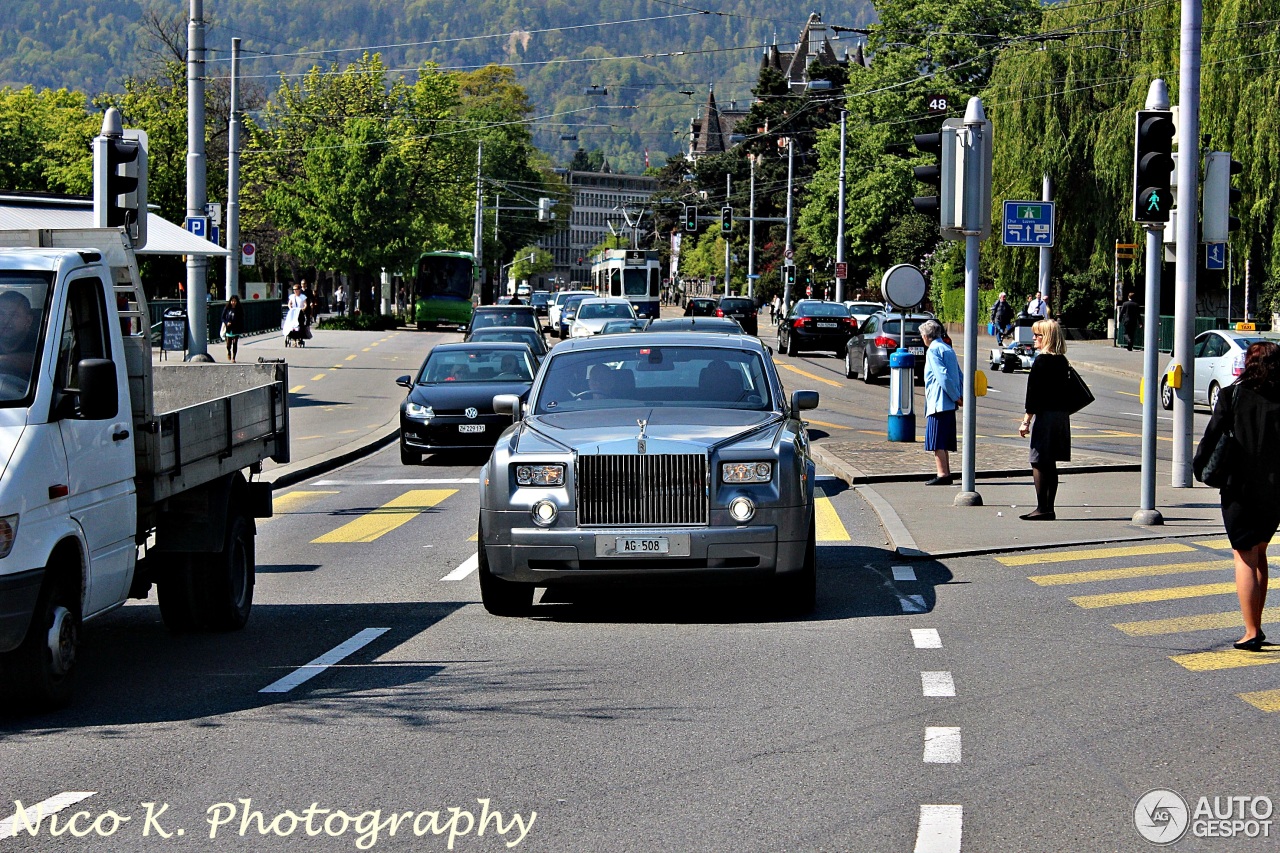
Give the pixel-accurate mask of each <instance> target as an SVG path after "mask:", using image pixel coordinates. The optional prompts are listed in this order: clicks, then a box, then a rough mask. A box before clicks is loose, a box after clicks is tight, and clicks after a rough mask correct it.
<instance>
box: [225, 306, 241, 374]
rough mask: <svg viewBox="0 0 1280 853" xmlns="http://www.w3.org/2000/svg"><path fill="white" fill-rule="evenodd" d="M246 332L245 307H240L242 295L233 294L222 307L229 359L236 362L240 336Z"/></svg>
mask: <svg viewBox="0 0 1280 853" xmlns="http://www.w3.org/2000/svg"><path fill="white" fill-rule="evenodd" d="M243 334H244V308H242V307H240V297H239V296H236V295H235V294H232V296H231V298H230V299H228V300H227V305H226V307H225V308H223V309H222V337H223V339H225V340H226V342H227V361H229V362H231V363H232V364H235V363H236V354H237V353H239V352H240V336H241V335H243Z"/></svg>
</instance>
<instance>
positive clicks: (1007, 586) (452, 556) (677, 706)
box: [0, 338, 1280, 853]
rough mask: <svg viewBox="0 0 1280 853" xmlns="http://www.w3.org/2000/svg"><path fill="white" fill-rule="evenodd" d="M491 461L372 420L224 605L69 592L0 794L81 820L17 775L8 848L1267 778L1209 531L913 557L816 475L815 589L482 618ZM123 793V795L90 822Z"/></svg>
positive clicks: (1269, 688) (1060, 802) (270, 839)
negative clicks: (252, 587) (41, 710)
mask: <svg viewBox="0 0 1280 853" xmlns="http://www.w3.org/2000/svg"><path fill="white" fill-rule="evenodd" d="M396 343H397V345H400V344H401V342H400V340H399V339H398V338H397V340H396ZM415 343H416V339H415ZM372 352H377V350H372ZM366 357H370V358H371V357H372V356H368V355H366ZM388 357H389V358H390V356H388ZM395 358H397V359H405V358H409V359H410V360H411V359H412V356H410V355H409V354H408V353H406V354H404V355H397V356H395ZM780 360H781V359H780ZM341 361H342V359H338V360H335V362H334V363H335V364H337V363H340V362H341ZM356 362H357V363H361V362H360V360H359V359H357V360H356ZM836 364H837V363H836V362H835V360H834V359H822V358H816V359H803V360H798V361H797V362H796V363H795V365H794V366H796V367H798V368H799V369H802V370H805V371H807V372H809V373H812V374H814V375H816V376H824V375H826V374H825V373H822V371H824V370H827V369H828V367H830V368H834V367H835V365H836ZM383 367H384V368H386V369H384V370H382V371H380V372H379V371H373V372H370V373H368V374H367V377H368V378H367V379H366V380H364V381H382V380H383V379H384V378H386V377H384V376H382V373H386V372H387V370H388V369H390V370H393V369H395V364H388V365H383ZM317 375H318V374H317ZM364 375H366V374H347V376H348V379H344V380H343V381H355V378H356V377H358V376H364ZM337 378H340V377H339V376H332V375H331V376H330V377H329V378H328V379H324V380H308V381H309V382H314V383H316V384H318V385H319V387H320V388H324V387H325V386H324V383H325V382H329V381H332V380H333V379H337ZM992 378H993V388H996V389H999V388H1002V387H1003V388H1005V389H1006V390H1005V392H1004V393H1005V394H1007V395H1008V396H1007V397H1005V396H1001V395H1000V394H993V395H992V397H991V398H989V399H990V402H991V407H992V411H993V412H994V411H996V407H997V406H998V405H1005V404H1006V401H1008V400H1010V399H1013V398H1016V399H1017V400H1019V401H1020V399H1021V398H1020V395H1018V394H1017V389H1018V387H1019V385H1020V383H1025V375H1013V376H1004V375H999V374H997V375H996V376H994V377H992ZM1006 382H1007V383H1008V384H1007V385H1005V384H1004V383H1006ZM997 383H999V384H997ZM788 384H789V385H790V386H791V387H797V385H798V379H795V378H793V379H791V380H789V381H788ZM1091 384H1093V387H1094V389H1095V394H1097V395H1098V397H1099V399H1100V400H1113V401H1115V402H1116V403H1123V402H1124V400H1123V399H1122V396H1123V395H1121V394H1120V388H1119V386H1123V385H1124V384H1125V383H1124V382H1123V381H1117V383H1116V386H1117V387H1116V388H1115V390H1110V389H1109V386H1108V385H1107V384H1106V379H1105V378H1102V377H1091ZM828 388H830V390H828ZM821 390H822V391H823V395H824V406H823V409H822V415H823V420H826V419H827V418H830V421H829V423H832V424H841V425H843V426H845V428H848V429H856V428H866V429H873V428H876V427H879V428H883V414H881V408H882V406H883V399H884V396H885V394H886V392H885V390H884V388H883V387H880V388H878V389H874V388H873V389H866V388H863V387H862V385H861V383H849V384H845V385H844V386H843V387H842V388H840V389H837V388H835V387H834V386H825V385H824V386H823V387H822V389H821ZM1104 394H1105V395H1110V396H1107V397H1104ZM325 399H327V400H330V402H332V403H335V404H341V403H342V402H343V401H341V400H339V399H337V398H336V397H334V398H332V399H330V398H325ZM877 400H879V402H876V401H877ZM1015 406H1016V404H1015ZM1091 408H1093V407H1091ZM1099 408H1101V407H1099ZM1135 408H1136V407H1135ZM1008 411H1010V412H1016V411H1017V409H1016V408H1015V407H1010V408H1009V410H1008ZM384 414H385V416H386V419H389V418H390V417H391V416H392V415H393V414H394V413H393V412H386V413H382V412H376V413H371V416H381V415H384ZM1103 417H1110V416H1103ZM1116 417H1118V415H1117V416H1116ZM992 418H993V421H999V420H1000V419H999V418H997V417H996V416H995V415H994V414H993V415H992ZM1009 422H1010V423H1013V422H1016V415H1011V416H1010V417H1009ZM1102 422H1106V421H1102ZM985 428H987V427H984V429H985ZM832 430H833V433H834V428H832ZM1112 438H1116V439H1118V438H1119V437H1116V436H1113V437H1112ZM317 440H318V439H317ZM1111 444H1113V445H1116V446H1120V444H1119V442H1118V441H1115V442H1111ZM482 461H483V460H482V459H479V458H466V457H457V456H451V457H449V458H446V459H442V460H436V459H431V460H429V461H428V463H427V464H424V465H421V466H414V467H405V466H402V465H400V463H399V459H398V454H397V451H396V448H395V447H394V446H392V447H390V448H387V449H386V450H384V451H381V452H379V453H377V454H375V455H373V456H371V457H369V458H367V459H365V460H362V461H360V462H358V463H355V464H352V465H350V466H348V467H346V468H343V469H340V470H337V471H334V472H331V473H328V474H325V475H323V476H321V477H317V478H313V479H311V480H309V481H306V482H304V483H301V484H299V485H297V486H295V487H293V488H291V489H288V490H284V491H282V492H280V493H277V495H276V504H275V505H276V513H277V515H276V517H275V518H273V519H270V520H268V521H265V522H262V523H261V526H260V531H259V537H258V540H257V560H258V565H259V576H258V585H257V589H256V606H255V608H254V613H253V616H252V618H251V620H250V623H249V625H248V627H247V628H246V629H245V630H244V631H242V632H239V633H234V634H225V635H194V636H181V637H173V636H171V635H169V634H168V633H167V632H166V631H165V629H164V628H163V625H162V624H161V622H160V617H159V612H158V609H157V608H156V606H155V601H154V597H153V598H152V599H151V600H148V601H143V602H133V603H131V604H129V605H128V606H126V607H125V608H123V609H122V610H120V611H117V612H116V613H113V614H111V615H109V616H107V617H105V618H104V619H102V620H100V621H98V622H95V623H92V624H90V625H89V626H87V627H86V630H85V644H84V647H83V658H82V664H83V666H82V669H81V676H82V682H81V684H80V692H79V696H78V699H77V701H76V703H75V704H74V705H73V706H72V707H70V708H68V709H66V710H64V711H61V712H57V713H53V714H48V715H44V716H39V717H32V718H16V719H15V718H8V719H0V768H3V773H0V800H3V801H5V802H7V803H10V804H11V803H12V802H13V801H15V800H20V801H21V802H22V803H23V804H24V806H26V807H31V806H34V805H35V804H37V803H45V804H47V805H46V806H45V807H44V808H46V809H48V810H56V809H59V808H61V810H59V811H57V816H58V818H59V819H60V820H61V821H62V823H59V824H58V827H59V828H64V829H65V827H66V821H68V820H69V819H70V818H71V816H73V815H75V814H76V813H77V812H84V813H86V814H87V817H81V818H79V819H78V822H77V823H75V824H73V825H72V827H73V828H74V829H76V830H77V831H79V832H86V830H87V833H86V834H84V835H83V837H71V834H70V833H67V834H64V835H63V836H61V837H58V838H52V837H50V827H51V824H50V823H49V821H50V819H49V818H45V821H44V822H43V823H42V824H41V828H40V830H39V834H38V835H37V836H35V837H33V836H31V835H29V834H27V833H26V832H25V831H23V830H22V824H21V823H18V829H19V831H20V832H23V834H22V835H21V836H20V837H18V838H7V837H5V836H6V835H7V830H8V829H10V828H11V827H12V826H13V823H14V822H13V821H10V822H9V824H7V825H6V824H5V823H4V821H5V819H6V817H8V816H9V815H10V814H12V812H10V811H8V808H7V807H6V809H0V852H2V851H6V850H24V851H26V850H30V851H47V850H75V851H80V850H84V851H117V850H119V851H136V850H142V851H149V850H161V849H166V850H168V849H190V850H201V851H209V850H219V849H228V850H254V851H256V850H351V849H379V850H383V849H385V850H445V849H450V848H449V846H448V845H449V841H450V840H451V834H452V835H453V837H452V841H453V847H452V849H455V850H464V851H465V850H505V849H516V850H533V851H578V850H592V851H654V850H672V851H730V850H732V851H776V850H797V851H868V853H887V851H911V850H920V851H923V850H929V851H932V850H958V849H960V847H959V844H960V838H961V837H962V838H963V849H964V850H967V851H969V850H977V851H1028V850H1036V851H1082V850H1142V849H1147V848H1148V846H1149V845H1148V843H1147V842H1146V841H1143V840H1142V838H1141V837H1140V836H1139V835H1138V831H1137V829H1135V825H1134V809H1135V804H1136V803H1137V801H1138V799H1139V798H1140V797H1142V796H1143V795H1144V794H1145V793H1146V792H1148V791H1150V790H1152V789H1159V788H1167V789H1170V790H1171V791H1173V792H1176V793H1178V794H1180V795H1181V796H1182V797H1183V798H1185V799H1186V802H1187V803H1188V804H1189V807H1190V808H1191V809H1194V808H1195V807H1196V804H1197V801H1198V798H1199V797H1202V796H1204V797H1209V798H1210V801H1211V802H1212V798H1214V797H1219V798H1225V797H1232V796H1235V797H1262V796H1267V797H1271V798H1276V797H1277V796H1280V786H1277V785H1276V783H1275V782H1274V771H1273V768H1274V767H1276V766H1277V758H1280V756H1278V755H1277V752H1278V751H1280V749H1278V748H1277V746H1276V744H1275V742H1274V740H1273V739H1272V738H1270V737H1268V736H1267V735H1268V734H1269V733H1270V731H1271V729H1272V727H1273V724H1274V721H1273V720H1272V719H1271V717H1270V712H1273V711H1275V710H1280V694H1277V691H1276V690H1275V677H1276V676H1275V674H1274V673H1275V672H1276V671H1280V670H1272V668H1271V666H1270V664H1275V663H1280V652H1267V653H1263V654H1261V655H1254V656H1248V655H1247V653H1240V654H1245V657H1243V658H1241V657H1240V654H1233V653H1229V652H1228V653H1222V650H1223V648H1224V647H1225V648H1228V649H1229V643H1230V642H1231V641H1232V640H1233V639H1236V638H1237V637H1238V632H1239V630H1240V629H1239V623H1238V618H1239V617H1238V613H1236V612H1235V604H1234V596H1233V594H1232V592H1231V584H1230V580H1231V575H1230V570H1229V569H1228V568H1226V567H1225V566H1226V564H1225V560H1226V558H1227V557H1229V554H1228V553H1227V552H1225V551H1223V547H1224V546H1223V543H1222V542H1221V541H1218V540H1206V539H1196V540H1189V541H1186V542H1177V541H1168V542H1162V543H1155V544H1154V545H1147V546H1131V547H1126V548H1116V549H1099V548H1089V549H1083V550H1080V549H1077V550H1074V551H1062V552H1053V551H1050V552H1036V553H1035V554H1027V555H1021V554H1002V555H998V556H995V557H990V556H988V557H975V558H966V559H957V560H950V561H946V562H928V563H914V564H910V565H906V564H904V563H903V562H902V561H901V560H899V559H896V558H894V557H893V556H892V554H891V552H890V551H889V550H888V549H887V548H886V544H887V543H886V539H885V537H884V535H883V532H882V531H881V529H880V527H879V524H878V522H877V520H876V517H875V515H874V514H873V513H872V512H871V511H870V510H869V509H868V508H867V506H866V505H865V504H864V503H863V502H862V499H861V498H860V497H859V496H858V495H857V493H856V492H853V491H847V490H843V489H842V487H841V485H840V484H839V483H838V482H837V481H834V480H831V479H827V478H824V479H823V480H821V481H820V483H819V486H820V487H821V489H822V492H823V504H822V505H821V513H820V517H821V519H822V523H821V525H820V529H819V540H820V541H819V547H818V560H819V593H818V607H817V611H816V612H815V613H814V614H813V615H812V616H811V617H810V618H807V619H803V620H780V619H778V618H776V617H775V616H774V615H773V614H772V613H771V611H770V609H769V607H768V601H767V597H765V596H762V595H761V593H760V591H759V590H756V589H750V588H744V589H737V590H725V589H693V590H689V589H656V590H645V591H638V592H637V591H626V592H622V593H617V592H615V593H602V594H596V595H582V596H579V597H576V598H566V597H559V596H552V597H551V599H550V600H547V599H544V600H543V601H542V602H541V603H540V604H539V605H538V606H537V607H536V608H535V615H534V616H533V617H531V618H527V619H500V618H496V617H492V616H489V615H488V614H487V613H486V612H485V611H484V609H483V608H482V607H481V606H480V604H479V589H478V585H477V581H476V576H475V571H474V554H475V543H474V541H473V540H472V537H473V536H474V533H475V525H476V517H477V499H476V484H475V478H476V477H477V475H478V471H479V466H480V464H481V463H482ZM1233 616H1234V619H1235V620H1237V621H1233ZM1268 619H1269V620H1270V621H1272V623H1273V624H1274V622H1276V621H1280V610H1277V611H1275V612H1274V613H1270V614H1269V616H1268ZM1277 633H1280V628H1277ZM264 691H268V692H264ZM244 800H248V801H249V802H248V803H247V804H246V803H245V802H244ZM486 802H487V804H488V805H487V807H488V809H489V810H490V813H489V815H488V820H487V821H485V823H484V826H485V827H486V832H485V833H484V835H483V836H481V835H480V834H479V833H478V829H479V826H480V823H481V821H482V820H483V819H484V817H485V811H484V810H485V808H486V805H485V803H486ZM1249 802H1250V803H1251V804H1252V805H1253V806H1254V807H1255V808H1256V809H1257V810H1260V809H1261V805H1260V803H1261V801H1253V800H1250V801H1249ZM146 803H152V804H153V805H152V806H150V807H148V806H146V805H144V804H146ZM166 804H167V806H168V808H167V810H164V808H163V807H164V806H165V805H166ZM313 804H314V806H313ZM148 808H150V811H151V814H152V816H154V817H155V818H156V819H155V821H154V822H152V823H151V824H148V823H147V822H146V817H147V814H148ZM308 809H310V811H309V812H308ZM323 810H329V811H323ZM336 810H342V811H343V812H345V814H344V815H336V814H335V813H334V812H336ZM494 810H496V811H499V812H501V819H500V820H496V819H495V818H494V815H493V814H492V812H493V811H494ZM374 811H378V812H379V814H378V815H377V816H376V817H375V816H372V815H371V814H370V813H371V812H374ZM111 812H114V813H115V814H117V815H121V816H129V817H130V818H131V820H130V821H128V822H125V823H122V824H120V825H119V826H118V828H116V830H115V832H114V833H113V834H109V835H108V834H106V833H107V832H108V831H110V830H111V829H112V826H113V818H112V816H111V814H110V813H111ZM255 812H261V815H262V817H261V823H259V822H258V821H259V819H258V818H257V817H256V816H255ZM406 812H408V813H410V816H409V817H408V818H406V819H404V820H402V821H401V822H400V823H399V825H398V828H397V832H396V834H395V835H394V836H392V835H391V834H390V825H389V821H390V820H391V818H392V815H393V813H395V814H398V815H403V814H404V813H406ZM534 812H536V813H537V815H536V818H535V817H534V816H533V813H534ZM432 813H434V814H432ZM246 815H247V817H246ZM516 815H519V817H520V821H519V822H518V821H516V820H515V819H514V818H515V816H516ZM35 817H36V813H35V812H34V811H33V812H32V814H31V818H30V820H32V821H34V820H35ZM295 817H296V818H297V822H296V823H295ZM348 817H349V818H350V820H348ZM1246 817H1248V816H1247V815H1246ZM308 819H310V821H311V822H310V823H308V822H307V821H308ZM95 821H96V823H95ZM211 821H213V822H218V826H217V827H216V829H217V834H216V837H214V838H210V832H211V829H212V828H211V825H210V822H211ZM530 821H532V824H531V825H530ZM259 826H262V827H263V828H264V829H265V831H266V832H267V833H273V832H274V833H275V834H268V835H265V836H264V835H262V834H260V831H259ZM95 827H96V828H95ZM377 827H380V828H377ZM375 828H377V834H376V835H375V834H374V831H375ZM1253 828H1255V829H1257V828H1258V827H1256V826H1255V827H1253ZM179 829H181V830H182V831H183V834H182V835H178V834H177V833H178V830H179ZM415 829H416V830H418V831H419V833H420V834H419V835H415ZM1246 829H1247V828H1243V829H1242V830H1241V831H1242V832H1243V831H1246ZM159 830H163V831H164V832H165V833H170V835H169V837H167V838H166V837H162V836H161V835H160V834H159ZM308 830H314V834H308ZM1270 830H1271V827H1270V826H1269V825H1268V831H1270ZM526 831H527V834H525V835H523V836H521V833H522V832H526ZM518 838H521V839H522V840H519V841H517V839H518ZM509 845H510V846H509ZM1272 845H1274V841H1270V840H1266V841H1264V840H1260V839H1250V838H1245V837H1240V838H1232V839H1221V838H1219V839H1199V838H1194V837H1187V838H1185V839H1183V840H1182V841H1181V842H1180V843H1179V844H1178V846H1177V848H1176V849H1178V850H1206V851H1207V850H1215V851H1223V850H1225V851H1236V850H1240V851H1246V850H1266V849H1272Z"/></svg>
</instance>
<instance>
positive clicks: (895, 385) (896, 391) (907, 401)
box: [888, 347, 916, 442]
mask: <svg viewBox="0 0 1280 853" xmlns="http://www.w3.org/2000/svg"><path fill="white" fill-rule="evenodd" d="M915 373H916V357H915V356H914V355H912V354H911V353H910V352H909V351H907V350H906V349H905V348H903V347H899V348H898V349H897V350H895V351H894V352H893V354H892V355H890V356H889V428H888V433H889V440H890V441H910V442H914V441H915V440H916V416H915V412H914V405H915Z"/></svg>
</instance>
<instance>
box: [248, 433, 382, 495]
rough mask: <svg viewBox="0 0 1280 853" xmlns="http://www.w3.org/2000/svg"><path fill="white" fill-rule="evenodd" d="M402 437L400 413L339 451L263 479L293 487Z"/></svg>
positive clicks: (282, 468) (277, 487)
mask: <svg viewBox="0 0 1280 853" xmlns="http://www.w3.org/2000/svg"><path fill="white" fill-rule="evenodd" d="M399 437H400V416H399V415H397V416H396V417H395V418H394V419H393V420H391V421H388V422H387V423H386V424H385V425H383V426H382V427H381V428H380V429H379V430H378V431H377V432H374V433H372V434H370V435H368V436H366V437H365V438H362V439H358V440H357V441H353V442H351V443H350V444H347V445H345V446H343V447H339V448H337V449H336V450H331V451H329V452H328V453H325V454H322V455H320V456H317V457H312V458H309V459H307V460H305V461H303V462H298V463H296V464H290V465H284V466H282V467H280V468H278V469H276V470H274V471H270V472H267V473H266V474H264V475H263V478H262V479H263V481H264V482H268V483H270V484H271V488H272V490H273V491H274V490H276V489H283V488H285V487H287V486H292V485H295V484H297V483H300V482H302V481H303V480H307V479H310V478H311V477H315V476H318V475H320V474H327V473H328V472H330V471H333V470H334V469H336V468H341V467H342V466H344V465H348V464H350V463H352V462H355V461H356V460H358V459H362V458H364V457H365V456H369V455H371V454H373V453H376V452H377V451H379V450H381V449H382V448H384V447H386V446H387V445H389V444H392V443H393V442H395V441H396V439H398V438H399Z"/></svg>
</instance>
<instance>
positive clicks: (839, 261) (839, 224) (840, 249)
mask: <svg viewBox="0 0 1280 853" xmlns="http://www.w3.org/2000/svg"><path fill="white" fill-rule="evenodd" d="M848 116H849V112H848V111H847V110H841V111H840V181H839V189H838V190H836V192H837V194H838V198H837V200H836V302H844V277H843V276H841V275H840V274H839V271H840V270H841V269H842V268H843V267H842V265H843V264H844V133H845V122H846V120H847V119H848ZM902 340H904V341H905V340H906V338H903V339H902Z"/></svg>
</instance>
